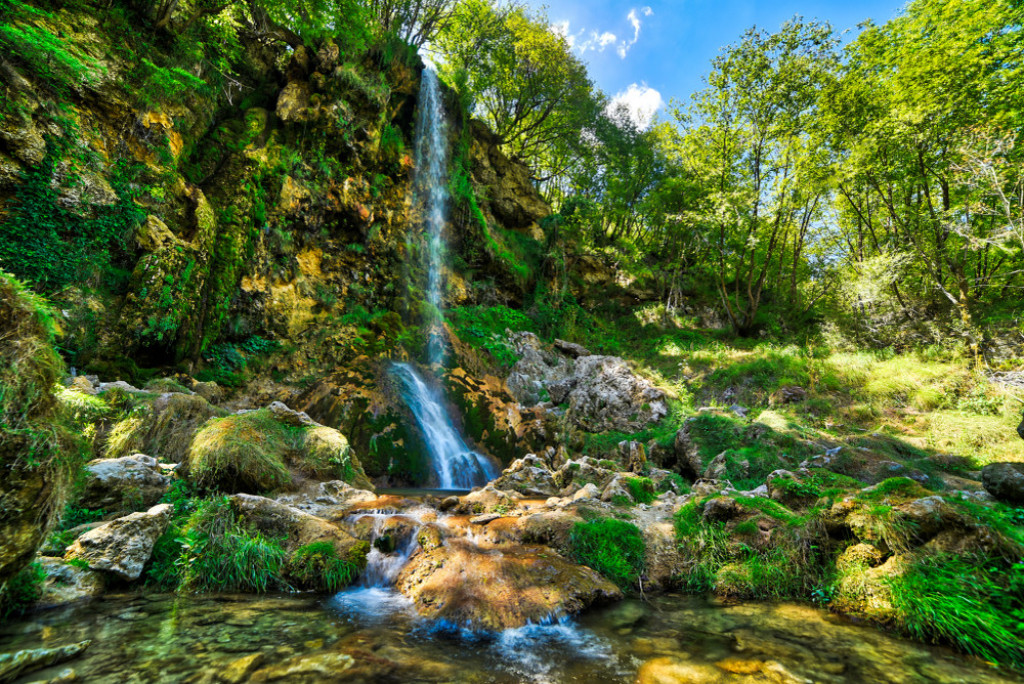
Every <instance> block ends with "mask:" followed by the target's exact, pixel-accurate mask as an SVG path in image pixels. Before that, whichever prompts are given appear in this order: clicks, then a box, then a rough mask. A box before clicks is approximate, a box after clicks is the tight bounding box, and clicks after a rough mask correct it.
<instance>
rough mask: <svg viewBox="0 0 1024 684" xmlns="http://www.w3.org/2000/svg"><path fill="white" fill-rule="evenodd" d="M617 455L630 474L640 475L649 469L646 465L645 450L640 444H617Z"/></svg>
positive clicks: (630, 442)
mask: <svg viewBox="0 0 1024 684" xmlns="http://www.w3.org/2000/svg"><path fill="white" fill-rule="evenodd" d="M619 454H620V455H621V456H622V461H623V462H624V463H625V464H626V470H628V471H629V472H631V473H634V474H636V475H642V474H644V473H646V472H647V471H648V470H649V469H650V468H649V466H648V465H647V450H646V449H645V448H644V445H643V444H641V443H640V442H636V441H622V442H619Z"/></svg>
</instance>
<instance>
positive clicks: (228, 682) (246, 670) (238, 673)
mask: <svg viewBox="0 0 1024 684" xmlns="http://www.w3.org/2000/svg"><path fill="white" fill-rule="evenodd" d="M265 659H266V658H265V656H264V655H263V654H262V653H253V654H251V655H247V656H243V657H241V658H238V659H237V660H233V661H231V662H230V663H229V664H228V666H227V667H225V668H224V669H223V670H221V671H220V672H219V673H218V674H217V681H220V682H224V684H242V682H247V681H249V678H250V676H251V675H252V673H253V672H255V671H256V670H257V669H258V668H259V667H260V666H261V665H262V664H263V661H264V660H265Z"/></svg>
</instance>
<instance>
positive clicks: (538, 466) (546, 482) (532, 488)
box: [492, 454, 558, 497]
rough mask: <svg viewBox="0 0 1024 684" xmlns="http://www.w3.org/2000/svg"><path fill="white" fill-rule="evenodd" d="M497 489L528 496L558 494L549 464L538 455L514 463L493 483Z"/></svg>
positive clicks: (528, 456) (531, 455) (528, 455)
mask: <svg viewBox="0 0 1024 684" xmlns="http://www.w3.org/2000/svg"><path fill="white" fill-rule="evenodd" d="M492 484H493V485H494V487H495V488H496V489H502V490H511V491H516V492H519V493H520V494H523V495H526V496H538V497H548V496H552V495H554V494H556V493H558V486H557V485H556V484H555V478H554V474H553V473H552V472H551V470H550V468H548V464H547V462H546V461H545V460H544V459H542V458H540V457H539V456H537V455H536V454H527V455H526V456H524V457H522V458H520V459H518V460H516V461H514V462H513V463H512V465H510V466H509V467H508V468H506V469H505V471H504V472H503V473H502V474H501V476H500V477H499V478H498V479H496V480H495V481H494V482H493V483H492Z"/></svg>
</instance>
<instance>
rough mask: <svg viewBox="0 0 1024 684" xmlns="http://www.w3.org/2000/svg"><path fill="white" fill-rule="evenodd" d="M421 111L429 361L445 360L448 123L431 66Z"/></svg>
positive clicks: (418, 192)
mask: <svg viewBox="0 0 1024 684" xmlns="http://www.w3.org/2000/svg"><path fill="white" fill-rule="evenodd" d="M418 111H419V116H418V118H417V121H416V143H415V147H416V177H415V180H414V185H413V188H414V193H415V194H414V206H415V207H416V208H417V209H418V210H419V211H420V212H422V216H423V230H424V233H425V236H426V243H427V250H426V258H427V264H426V265H427V301H428V302H429V303H430V304H431V306H432V308H433V309H434V312H435V313H436V314H437V318H436V319H435V320H434V321H433V322H432V324H431V326H430V330H429V333H428V334H429V336H430V337H429V339H428V341H427V342H428V344H427V350H428V351H427V354H428V361H429V362H430V363H431V364H435V363H441V362H443V361H444V349H445V346H444V330H443V327H442V320H443V313H442V311H443V300H442V297H441V273H442V268H443V264H444V258H445V257H444V255H445V249H444V226H445V222H446V220H447V217H448V123H447V118H446V117H445V112H444V103H443V102H442V101H441V88H440V84H439V82H438V79H437V74H436V73H434V71H433V70H431V69H426V70H424V71H423V75H422V77H421V79H420V94H419V110H418Z"/></svg>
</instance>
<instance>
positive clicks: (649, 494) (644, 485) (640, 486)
mask: <svg viewBox="0 0 1024 684" xmlns="http://www.w3.org/2000/svg"><path fill="white" fill-rule="evenodd" d="M626 489H627V490H629V495H630V496H631V497H633V501H635V502H636V503H642V504H650V503H652V502H653V501H654V499H655V498H656V496H657V495H656V494H655V493H654V483H653V482H652V481H651V478H649V477H629V478H626Z"/></svg>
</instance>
